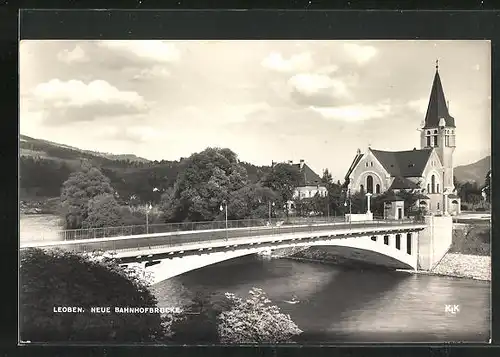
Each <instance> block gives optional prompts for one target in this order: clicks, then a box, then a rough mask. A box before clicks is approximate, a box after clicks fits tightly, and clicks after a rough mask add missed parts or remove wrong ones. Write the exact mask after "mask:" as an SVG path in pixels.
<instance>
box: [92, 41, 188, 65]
mask: <svg viewBox="0 0 500 357" xmlns="http://www.w3.org/2000/svg"><path fill="white" fill-rule="evenodd" d="M99 46H101V47H107V48H109V49H112V50H118V51H123V52H126V53H130V54H133V55H134V56H136V57H139V58H143V59H147V60H152V61H154V62H160V63H168V62H176V61H179V60H180V57H181V53H180V50H179V49H178V48H177V47H176V45H175V44H174V43H171V42H167V41H160V40H141V41H132V40H115V41H99Z"/></svg>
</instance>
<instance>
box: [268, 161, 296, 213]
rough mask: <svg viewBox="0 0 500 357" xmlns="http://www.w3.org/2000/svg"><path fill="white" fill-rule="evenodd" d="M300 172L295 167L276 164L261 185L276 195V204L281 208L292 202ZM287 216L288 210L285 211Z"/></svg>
mask: <svg viewBox="0 0 500 357" xmlns="http://www.w3.org/2000/svg"><path fill="white" fill-rule="evenodd" d="M299 179H300V171H299V169H298V168H297V166H295V165H288V164H284V163H280V164H276V165H275V166H274V167H273V168H272V169H271V171H270V172H268V174H267V175H266V176H265V177H264V179H263V181H262V185H263V186H265V187H269V188H270V189H272V190H273V191H274V192H276V193H277V194H278V202H276V204H277V205H278V206H279V207H282V206H283V205H284V204H285V203H287V202H288V201H291V200H292V197H293V192H294V190H295V188H296V187H297V186H298V184H299ZM287 214H288V210H287Z"/></svg>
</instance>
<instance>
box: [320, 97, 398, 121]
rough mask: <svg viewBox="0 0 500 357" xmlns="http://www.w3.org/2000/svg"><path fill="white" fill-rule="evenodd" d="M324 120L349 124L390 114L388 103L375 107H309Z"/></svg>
mask: <svg viewBox="0 0 500 357" xmlns="http://www.w3.org/2000/svg"><path fill="white" fill-rule="evenodd" d="M311 109H312V110H314V111H315V112H317V113H319V114H321V115H322V116H323V117H324V118H326V119H334V120H344V121H349V122H356V121H364V120H370V119H379V118H383V117H385V116H387V115H389V114H390V113H391V105H390V102H389V101H383V102H381V103H379V104H375V105H364V104H360V105H346V106H339V107H311Z"/></svg>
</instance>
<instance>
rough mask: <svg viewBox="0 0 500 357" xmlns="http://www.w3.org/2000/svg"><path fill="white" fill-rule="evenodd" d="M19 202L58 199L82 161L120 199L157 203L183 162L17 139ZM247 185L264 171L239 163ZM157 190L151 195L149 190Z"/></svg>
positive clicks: (22, 137) (32, 139)
mask: <svg viewBox="0 0 500 357" xmlns="http://www.w3.org/2000/svg"><path fill="white" fill-rule="evenodd" d="M19 145H20V156H21V157H20V164H19V165H20V168H19V173H20V175H19V176H20V196H21V197H20V198H21V200H24V201H31V200H38V199H45V198H50V197H58V196H59V195H60V190H61V186H62V184H63V182H64V181H65V180H66V179H67V178H68V176H69V175H70V173H71V172H72V171H75V170H78V169H79V168H80V166H81V163H82V161H89V162H90V163H92V165H93V166H96V167H99V168H100V169H101V171H102V173H103V174H104V175H106V176H107V177H109V178H110V180H111V184H112V186H113V187H114V188H115V190H116V191H117V192H118V194H119V195H120V197H121V198H123V199H124V200H128V199H129V198H130V197H131V196H132V195H136V196H137V198H138V199H139V200H141V201H143V202H146V201H153V202H157V201H158V200H159V199H160V195H161V192H163V191H164V190H166V189H167V188H169V187H172V186H173V184H174V182H175V180H176V178H177V174H178V173H179V170H180V169H181V163H182V161H183V158H181V159H180V160H179V161H168V160H162V161H149V160H146V159H143V158H140V157H137V156H135V155H113V154H105V153H100V152H94V151H88V150H81V149H79V148H75V147H71V146H67V145H62V144H58V143H54V142H50V141H46V140H40V139H34V138H31V137H28V136H25V135H20V144H19ZM242 165H243V166H244V167H245V168H246V169H247V172H248V177H249V179H250V181H252V182H257V181H258V180H259V179H260V178H261V177H262V175H263V173H264V172H265V171H266V167H258V166H254V165H252V164H249V163H242ZM154 188H157V189H158V190H155V191H154V192H153V189H154Z"/></svg>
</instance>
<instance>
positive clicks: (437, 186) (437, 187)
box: [436, 184, 439, 193]
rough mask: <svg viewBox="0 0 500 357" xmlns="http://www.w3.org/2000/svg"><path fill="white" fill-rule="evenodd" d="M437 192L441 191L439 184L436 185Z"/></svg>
mask: <svg viewBox="0 0 500 357" xmlns="http://www.w3.org/2000/svg"><path fill="white" fill-rule="evenodd" d="M436 192H437V193H439V184H437V185H436Z"/></svg>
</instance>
